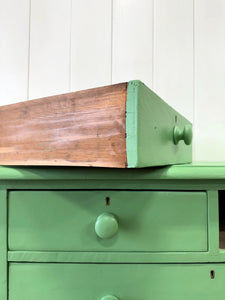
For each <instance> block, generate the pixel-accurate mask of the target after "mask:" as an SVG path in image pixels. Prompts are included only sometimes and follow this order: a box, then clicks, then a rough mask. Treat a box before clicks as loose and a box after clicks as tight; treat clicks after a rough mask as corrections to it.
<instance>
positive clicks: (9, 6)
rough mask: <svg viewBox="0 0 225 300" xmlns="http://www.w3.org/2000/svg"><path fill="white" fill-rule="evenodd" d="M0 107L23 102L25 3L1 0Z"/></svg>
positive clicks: (26, 32) (26, 40)
mask: <svg viewBox="0 0 225 300" xmlns="http://www.w3.org/2000/svg"><path fill="white" fill-rule="evenodd" d="M0 25H1V26H0V35H1V47H0V66H1V68H0V82H1V88H0V104H1V105H6V104H10V103H15V102H18V101H21V100H25V99H27V86H28V45H29V1H27V0H21V1H1V9H0Z"/></svg>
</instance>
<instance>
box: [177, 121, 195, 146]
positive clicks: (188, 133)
mask: <svg viewBox="0 0 225 300" xmlns="http://www.w3.org/2000/svg"><path fill="white" fill-rule="evenodd" d="M181 140H184V142H185V144H186V145H190V144H191V141H192V127H191V125H185V126H184V129H183V130H180V129H179V127H177V126H175V127H174V129H173V141H174V144H175V145H177V144H178V142H179V141H181Z"/></svg>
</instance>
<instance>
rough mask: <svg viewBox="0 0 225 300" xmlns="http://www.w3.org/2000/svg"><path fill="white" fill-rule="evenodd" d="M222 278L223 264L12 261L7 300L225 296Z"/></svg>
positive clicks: (167, 299)
mask: <svg viewBox="0 0 225 300" xmlns="http://www.w3.org/2000/svg"><path fill="white" fill-rule="evenodd" d="M224 282H225V265H223V264H130V265H129V264H64V263H62V264H55V263H48V264H46V263H11V264H10V265H9V300H21V299H23V300H31V299H32V300H40V299H41V300H62V299H63V300H74V299H79V300H95V299H96V300H101V299H104V296H106V295H113V296H114V297H116V298H113V297H111V298H110V297H109V298H107V299H119V300H148V299H149V300H150V299H154V300H176V299H179V300H180V299H182V300H190V299H191V300H212V299H216V300H224V294H225V284H224ZM105 299H106V298H105Z"/></svg>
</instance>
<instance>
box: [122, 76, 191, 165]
mask: <svg viewBox="0 0 225 300" xmlns="http://www.w3.org/2000/svg"><path fill="white" fill-rule="evenodd" d="M126 112H127V115H126V133H127V139H126V144H127V163H128V168H140V167H146V166H159V165H169V164H178V163H188V162H191V161H192V146H191V145H190V144H191V136H192V134H191V123H190V122H189V121H188V120H187V119H185V118H184V117H183V116H182V115H180V114H179V113H178V112H176V111H175V110H174V109H172V107H170V106H169V105H168V104H167V103H165V102H164V101H163V100H162V99H161V98H160V97H159V96H158V95H156V94H155V93H154V92H153V91H151V90H150V89H149V88H148V87H147V86H146V85H144V84H143V83H142V82H141V81H138V80H134V81H130V82H129V83H128V90H127V104H126ZM187 125H188V126H187ZM175 126H176V127H177V128H179V130H181V131H179V132H183V130H184V127H185V126H186V128H188V133H187V141H188V143H186V144H185V143H184V142H183V141H180V142H178V140H177V139H176V137H175V141H174V127H175ZM185 131H186V130H185ZM177 132H178V131H177ZM175 135H176V134H175ZM179 137H180V138H181V139H183V138H184V137H183V136H181V135H179ZM185 141H186V137H185ZM187 144H188V145H187Z"/></svg>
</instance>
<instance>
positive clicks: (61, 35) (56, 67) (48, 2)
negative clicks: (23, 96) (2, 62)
mask: <svg viewBox="0 0 225 300" xmlns="http://www.w3.org/2000/svg"><path fill="white" fill-rule="evenodd" d="M70 8H71V2H70V0H31V29H30V80H29V97H30V98H32V99H33V98H38V97H43V96H48V95H53V94H60V93H64V92H68V90H69V70H70V25H71V18H70V16H71V14H70Z"/></svg>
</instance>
